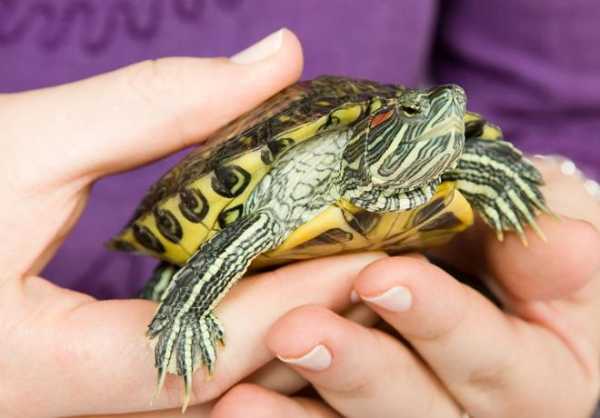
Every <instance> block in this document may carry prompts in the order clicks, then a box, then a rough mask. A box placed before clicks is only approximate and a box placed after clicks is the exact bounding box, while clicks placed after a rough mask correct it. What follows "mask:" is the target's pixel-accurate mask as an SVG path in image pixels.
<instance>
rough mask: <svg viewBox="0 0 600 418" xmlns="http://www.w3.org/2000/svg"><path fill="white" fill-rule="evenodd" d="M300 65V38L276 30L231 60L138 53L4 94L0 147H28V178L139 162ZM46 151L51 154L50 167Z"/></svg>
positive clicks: (250, 100)
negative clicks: (59, 82) (127, 60)
mask: <svg viewBox="0 0 600 418" xmlns="http://www.w3.org/2000/svg"><path fill="white" fill-rule="evenodd" d="M301 69H302V53H301V48H300V44H299V42H298V40H297V39H296V37H295V36H294V35H293V34H292V33H291V32H289V31H287V30H282V31H279V32H276V33H275V34H273V35H271V36H269V37H267V38H265V39H264V40H263V41H262V42H261V43H260V44H258V45H255V47H254V48H253V49H252V51H250V52H248V51H246V52H244V53H243V54H239V55H238V56H236V57H234V58H232V59H224V58H216V59H215V58H208V59H207V58H165V59H159V60H154V61H145V62H142V63H138V64H134V65H131V66H129V67H125V68H122V69H120V70H116V71H113V72H110V73H107V74H103V75H100V76H97V77H93V78H90V79H87V80H83V81H78V82H75V83H71V84H67V85H63V86H59V87H54V88H47V89H42V90H36V91H31V92H26V93H20V94H15V95H11V96H7V99H6V100H5V106H4V108H3V110H4V111H3V112H1V113H0V121H1V123H0V124H1V125H2V127H3V135H2V137H3V138H11V141H10V143H8V144H3V152H10V151H11V150H12V151H13V152H14V151H16V148H18V147H21V148H22V147H25V149H26V150H27V155H28V157H29V159H30V167H29V168H30V170H29V172H31V174H30V175H28V174H27V173H21V174H22V175H23V176H29V177H28V178H29V180H30V181H31V180H33V179H32V178H31V177H30V176H35V179H34V180H36V181H39V180H40V178H41V179H42V180H45V179H47V178H48V173H51V174H53V175H54V176H50V177H51V178H52V179H54V180H56V176H59V177H65V176H71V177H77V176H79V175H84V174H87V175H90V176H93V177H98V176H101V175H105V174H108V173H114V172H117V171H121V170H125V169H128V168H132V167H136V166H138V165H140V164H143V163H146V162H148V161H152V160H154V159H157V158H159V157H162V156H164V155H166V154H168V153H170V152H173V151H175V150H178V149H180V148H183V147H185V146H187V145H190V144H192V143H193V142H197V141H198V140H199V139H201V138H203V137H205V136H206V135H208V134H209V133H211V132H213V131H214V130H216V129H217V128H219V127H220V126H222V125H224V124H225V123H226V122H228V121H230V120H232V119H233V118H235V117H236V116H238V115H240V114H241V113H243V112H244V111H247V110H249V109H251V108H252V107H254V106H256V105H257V104H259V103H260V102H262V101H263V100H265V99H266V98H268V97H269V96H271V95H273V94H274V93H276V92H277V91H279V90H281V89H282V88H283V87H285V86H287V85H288V84H290V83H292V82H293V81H295V80H296V79H297V78H298V77H299V75H300V72H301ZM5 145H6V146H5ZM21 151H22V149H21ZM15 154H16V152H15ZM19 155H23V152H20V154H19ZM51 156H54V157H56V158H55V160H56V163H55V164H54V165H51V166H48V164H49V162H50V163H51V162H52V161H53V158H51Z"/></svg>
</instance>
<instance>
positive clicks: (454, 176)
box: [443, 138, 550, 245]
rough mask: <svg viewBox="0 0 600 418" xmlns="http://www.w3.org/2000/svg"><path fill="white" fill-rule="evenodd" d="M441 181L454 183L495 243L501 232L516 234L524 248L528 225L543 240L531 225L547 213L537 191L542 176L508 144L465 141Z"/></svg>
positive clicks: (494, 141)
mask: <svg viewBox="0 0 600 418" xmlns="http://www.w3.org/2000/svg"><path fill="white" fill-rule="evenodd" d="M443 179H444V180H451V181H455V182H456V185H457V187H458V189H459V190H460V191H461V193H462V194H463V195H464V196H465V198H466V199H467V200H468V201H469V203H470V204H471V205H472V206H473V208H474V209H475V210H476V211H477V212H478V213H479V215H480V216H481V217H482V218H483V219H484V220H485V221H486V222H487V223H488V224H489V225H490V226H491V227H492V228H494V229H495V230H496V234H497V236H498V239H499V240H502V239H503V237H504V231H516V232H517V233H518V234H519V237H520V238H521V240H522V241H523V243H524V244H525V245H526V244H527V241H526V239H525V232H524V229H525V227H526V226H528V225H529V226H530V227H531V228H533V230H534V231H535V232H536V233H537V235H538V236H539V237H540V238H542V239H545V238H544V235H543V233H542V231H541V230H540V228H539V227H538V225H537V223H536V222H535V216H536V215H537V213H539V212H544V213H549V212H550V211H549V210H548V208H547V206H546V202H545V200H544V196H543V194H542V192H541V191H540V186H541V185H542V184H543V179H542V176H541V174H540V173H539V172H538V170H537V169H536V168H535V167H534V166H533V165H532V164H531V163H530V162H529V161H527V160H526V159H525V158H524V157H523V156H522V154H521V153H520V152H519V151H518V150H517V149H516V148H514V147H513V146H512V144H510V143H509V142H506V141H504V140H493V141H491V140H487V139H479V138H472V139H469V140H468V141H466V142H465V149H464V152H463V155H462V156H461V158H460V159H459V160H458V164H457V167H456V168H455V169H453V170H450V171H448V172H447V173H445V174H444V176H443Z"/></svg>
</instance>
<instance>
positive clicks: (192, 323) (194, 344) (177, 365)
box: [148, 311, 225, 412]
mask: <svg viewBox="0 0 600 418" xmlns="http://www.w3.org/2000/svg"><path fill="white" fill-rule="evenodd" d="M159 313H160V311H159ZM224 335H225V333H224V330H223V326H222V325H221V324H220V322H219V320H218V319H217V317H216V316H215V315H214V314H213V313H212V312H209V313H207V314H205V315H202V316H200V317H198V316H197V315H194V313H193V311H189V312H188V313H186V314H183V315H181V316H175V317H174V318H173V319H171V320H168V319H167V320H165V319H164V318H161V316H159V315H158V314H157V316H156V317H155V320H153V321H152V323H151V324H150V326H149V328H148V337H149V338H150V339H156V345H155V347H154V357H155V360H154V364H155V367H156V369H157V371H158V379H157V386H156V395H155V397H156V396H158V395H159V394H160V391H161V389H162V387H163V384H164V381H165V378H166V375H167V373H174V374H177V375H179V376H182V377H183V383H184V393H183V402H182V412H185V410H186V408H187V407H188V405H189V402H190V398H191V394H192V381H193V375H194V372H195V370H196V369H197V368H198V366H200V365H204V366H205V367H206V370H207V375H208V377H209V378H210V377H211V376H212V374H213V373H214V370H215V364H216V360H217V345H218V344H222V345H224Z"/></svg>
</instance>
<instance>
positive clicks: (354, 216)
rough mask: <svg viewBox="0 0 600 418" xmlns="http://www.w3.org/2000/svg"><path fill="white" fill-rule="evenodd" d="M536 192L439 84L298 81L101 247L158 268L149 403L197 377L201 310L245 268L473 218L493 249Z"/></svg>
mask: <svg viewBox="0 0 600 418" xmlns="http://www.w3.org/2000/svg"><path fill="white" fill-rule="evenodd" d="M542 185H543V178H542V176H541V174H540V173H539V172H538V171H537V170H536V168H535V167H534V166H533V165H532V164H531V163H530V162H529V161H528V160H527V159H526V158H525V157H524V156H523V154H522V153H521V152H520V151H519V150H518V149H517V148H515V147H514V146H513V145H512V144H511V143H510V142H508V141H506V140H505V139H504V136H503V133H502V131H501V129H500V128H499V127H498V126H496V125H494V124H493V123H491V122H489V121H487V120H486V119H485V118H483V117H482V116H481V115H479V114H476V113H473V112H469V111H467V109H466V95H465V92H464V90H463V89H462V88H461V87H460V86H458V85H455V84H446V85H439V86H434V87H429V88H423V89H414V88H407V87H404V86H401V85H396V84H383V83H378V82H374V81H369V80H358V79H352V78H347V77H338V76H321V77H319V78H316V79H314V80H308V81H301V82H298V83H296V84H294V85H292V86H290V87H288V88H286V89H284V90H282V91H281V92H279V93H278V94H276V95H275V96H273V97H271V98H270V99H268V100H266V101H265V102H263V103H262V104H261V105H259V106H258V107H256V108H255V109H253V110H251V111H249V112H248V113H246V114H244V115H242V116H241V117H239V118H238V119H236V120H234V121H233V122H231V123H229V124H228V125H226V126H225V127H223V128H221V129H220V130H218V131H217V132H215V133H214V134H213V135H212V136H210V137H209V138H208V139H207V140H206V141H205V142H204V143H203V144H202V145H200V146H198V147H197V148H196V149H194V150H193V151H192V152H191V153H189V154H188V155H187V156H186V157H184V158H183V160H181V161H180V162H179V163H178V164H177V165H176V166H174V167H173V168H172V169H170V170H169V171H168V172H167V173H166V174H165V175H163V176H162V177H161V178H160V179H159V180H158V181H157V182H156V183H155V184H154V185H152V186H151V187H150V190H149V191H148V192H147V194H146V195H145V197H144V198H143V199H142V201H141V203H140V204H139V206H138V207H137V209H136V210H135V212H134V215H133V217H132V218H131V220H130V221H129V222H128V223H127V224H126V225H125V227H124V228H123V229H122V230H121V232H120V233H119V234H117V235H116V236H115V237H114V238H113V239H112V240H111V241H110V242H109V246H110V247H111V248H113V249H117V250H123V251H133V252H137V253H141V254H146V255H150V256H153V257H155V258H157V259H159V260H161V262H160V263H159V265H158V267H157V268H156V270H155V272H154V273H153V275H152V277H151V278H150V280H149V281H148V283H147V284H146V285H145V286H144V289H143V290H142V292H141V294H142V297H144V298H146V299H150V300H153V301H156V302H158V308H157V311H156V313H155V316H154V318H153V319H152V321H151V322H150V324H149V326H148V330H147V336H148V337H149V339H150V340H151V341H152V343H153V344H154V354H155V367H156V369H157V373H158V383H157V387H158V391H160V388H161V386H162V384H163V382H164V379H165V375H166V374H167V373H175V374H178V375H180V376H182V378H183V381H184V408H185V406H186V405H187V403H188V402H189V398H190V392H191V385H192V376H193V374H194V372H195V371H196V369H197V368H199V367H201V366H204V367H205V368H206V370H207V373H208V374H209V375H211V374H212V373H213V372H214V367H215V363H216V359H217V350H218V346H219V345H220V344H224V341H225V340H224V338H225V331H224V329H223V327H222V325H221V324H220V322H219V320H218V318H217V317H216V315H215V312H214V310H215V307H216V306H217V305H218V303H219V302H220V301H221V300H222V299H223V297H224V296H225V295H226V294H227V292H228V290H229V289H230V288H231V287H232V286H233V285H234V284H235V283H236V282H237V281H238V279H240V278H241V277H242V276H243V275H244V273H245V272H246V271H247V270H248V269H264V268H268V267H270V266H274V265H277V264H283V263H288V262H291V261H294V260H301V259H308V258H314V257H321V256H327V255H331V254H337V253H341V252H352V251H370V250H383V251H387V252H389V253H399V252H403V251H412V250H423V249H427V248H429V247H432V246H435V245H440V244H443V243H445V242H448V241H449V240H450V239H451V238H452V236H454V235H455V234H456V233H459V232H461V231H463V230H465V229H466V228H468V227H469V226H470V225H471V224H472V223H473V219H474V214H478V215H479V216H480V217H481V218H483V220H484V221H485V222H487V224H488V225H489V226H490V227H491V228H492V229H493V230H495V231H496V233H497V236H498V239H500V240H502V239H503V236H504V233H505V232H508V231H514V232H516V233H517V234H519V235H520V236H521V237H523V238H524V229H525V228H526V227H528V226H529V227H531V228H533V229H534V230H535V231H536V232H537V233H538V234H539V235H540V236H542V237H543V234H542V231H540V229H539V227H538V226H537V224H536V221H535V218H536V216H538V215H539V214H540V213H543V212H549V211H548V208H547V206H546V203H545V200H544V196H543V194H542V193H541V191H540V186H542Z"/></svg>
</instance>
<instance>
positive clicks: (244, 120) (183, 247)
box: [109, 76, 501, 267]
mask: <svg viewBox="0 0 600 418" xmlns="http://www.w3.org/2000/svg"><path fill="white" fill-rule="evenodd" d="M402 90H403V87H401V86H397V85H383V84H378V83H375V82H371V81H361V80H353V79H348V78H343V77H331V76H324V77H320V78H317V79H315V80H311V81H305V82H300V83H297V84H295V85H293V86H291V87H289V88H287V89H285V90H283V91H282V92H280V93H278V94H277V95H275V96H273V97H272V98H270V99H268V100H267V101H265V102H264V103H263V104H261V105H260V106H258V107H257V108H255V109H253V110H252V111H250V112H248V113H246V114H244V115H242V116H241V117H239V118H238V119H236V120H234V121H233V122H231V123H230V124H228V125H226V126H225V127H223V128H222V129H220V130H219V131H217V132H215V133H214V134H213V135H212V136H211V137H210V138H208V139H207V140H206V141H205V142H204V143H203V144H202V145H200V146H199V147H197V148H196V149H195V150H193V151H192V152H191V153H190V154H188V155H187V156H186V157H185V158H184V159H183V160H182V161H180V162H179V163H178V164H177V165H176V166H175V167H173V168H172V169H171V170H170V171H169V172H167V173H166V174H165V175H163V176H162V177H161V178H160V179H159V180H158V182H156V183H155V184H154V185H153V186H152V187H151V188H150V190H149V191H148V193H147V194H146V196H145V197H144V199H143V200H142V201H141V203H140V204H139V206H138V208H137V209H136V211H135V213H134V216H133V217H132V219H131V220H130V222H129V223H128V224H127V225H126V226H125V228H124V229H123V230H122V231H121V233H120V234H118V235H117V236H116V237H115V238H113V239H112V240H111V242H110V243H109V246H110V247H111V248H114V249H118V250H125V251H135V252H138V253H143V254H147V255H151V256H154V257H157V258H160V259H162V260H165V261H168V262H171V263H174V264H178V265H181V264H183V263H185V261H186V260H187V259H188V258H189V257H190V256H191V255H192V254H194V253H195V252H196V251H197V250H198V249H199V247H200V246H201V245H202V243H203V242H205V241H206V240H207V239H208V238H210V237H211V236H213V235H214V234H215V233H217V232H218V231H219V230H220V229H222V228H224V227H225V226H226V225H228V224H230V223H232V222H234V221H235V220H236V219H238V218H239V217H240V216H241V215H242V213H243V205H244V203H245V202H246V200H247V199H248V197H249V196H250V194H251V192H252V190H253V189H254V188H255V187H256V185H257V184H258V182H259V181H260V180H261V179H262V178H263V176H264V175H265V174H266V173H267V172H268V171H269V168H270V166H271V164H272V162H273V161H274V160H275V159H276V158H277V157H278V156H279V155H281V153H283V152H287V151H288V150H291V149H292V147H293V145H295V144H297V143H299V142H302V141H305V140H307V139H310V138H314V137H315V136H317V135H319V134H321V133H323V132H326V131H331V130H335V129H346V128H347V127H349V126H351V125H352V124H353V123H355V122H356V121H357V120H359V119H360V118H361V117H362V116H363V115H365V112H367V110H368V106H369V103H370V101H371V100H372V99H374V98H390V97H394V96H396V95H397V94H398V93H399V92H401V91H402ZM465 122H466V126H465V128H466V130H465V131H466V134H467V135H472V136H478V137H481V136H484V137H487V138H489V139H496V137H499V136H501V134H500V133H499V130H498V129H497V128H496V127H494V126H493V125H490V124H487V123H486V122H485V121H483V120H482V119H481V118H479V117H478V116H477V115H474V114H467V116H466V117H465ZM292 152H293V151H292ZM472 219H473V213H472V211H471V208H470V206H469V204H468V203H467V201H466V200H465V199H464V197H463V196H462V195H461V194H460V192H458V191H457V190H456V187H455V186H454V184H453V183H451V182H446V183H442V184H441V185H440V186H439V188H438V190H437V193H436V195H435V196H434V197H433V198H432V199H431V201H429V202H428V203H426V204H425V205H423V206H421V207H418V208H415V209H413V210H411V211H405V212H401V213H387V214H375V213H370V212H367V211H365V210H362V209H360V208H357V207H355V206H353V205H352V204H351V203H349V202H347V201H339V202H336V203H335V204H333V205H332V206H331V207H329V208H327V209H326V210H325V211H323V212H322V213H321V214H319V215H318V216H317V217H316V218H314V219H313V220H311V221H310V222H308V223H307V224H305V225H302V226H301V227H300V228H298V229H297V230H296V231H294V232H293V233H291V234H290V235H289V236H288V238H287V239H286V240H285V241H284V242H283V244H282V245H281V246H279V247H278V248H276V249H275V250H273V251H271V252H269V253H266V254H263V255H261V256H260V257H258V258H257V259H256V260H255V262H254V263H253V267H263V266H267V265H272V264H281V263H285V262H289V261H292V260H297V259H305V258H313V257H317V256H324V255H330V254H335V253H339V252H348V251H358V250H377V249H384V250H387V251H390V252H399V251H403V250H409V249H416V248H422V247H428V246H431V245H435V244H439V243H442V242H444V241H446V240H447V239H448V238H450V237H451V236H452V235H453V234H454V233H455V232H459V231H461V230H463V229H465V228H466V227H468V226H469V225H470V224H471V223H472Z"/></svg>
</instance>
